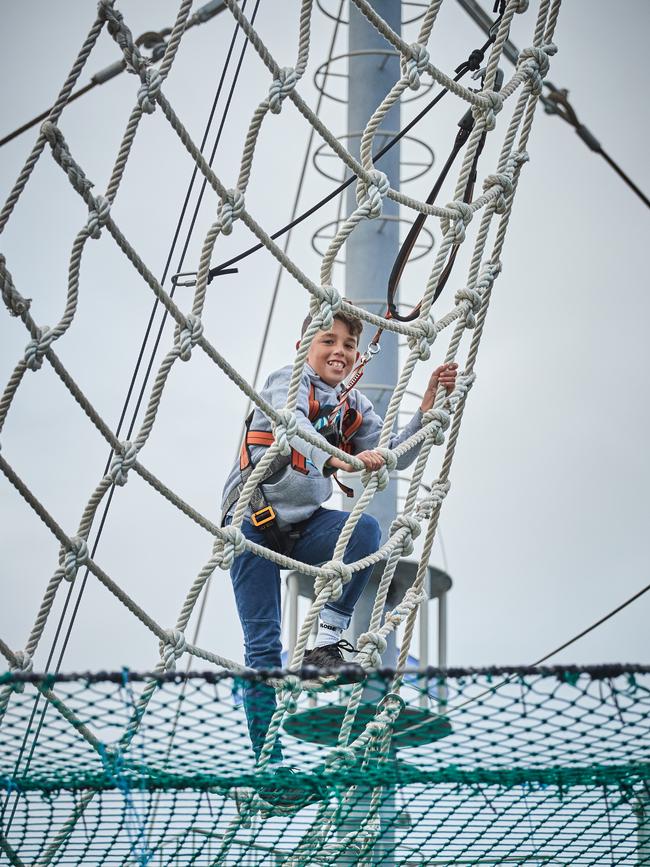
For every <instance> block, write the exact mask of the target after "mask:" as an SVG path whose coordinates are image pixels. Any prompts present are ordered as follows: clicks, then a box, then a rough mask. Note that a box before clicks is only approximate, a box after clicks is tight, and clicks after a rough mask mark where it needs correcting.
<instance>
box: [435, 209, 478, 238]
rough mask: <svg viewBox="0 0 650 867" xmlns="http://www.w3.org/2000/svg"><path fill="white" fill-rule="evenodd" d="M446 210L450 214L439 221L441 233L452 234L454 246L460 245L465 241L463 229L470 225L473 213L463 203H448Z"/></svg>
mask: <svg viewBox="0 0 650 867" xmlns="http://www.w3.org/2000/svg"><path fill="white" fill-rule="evenodd" d="M446 209H447V211H448V212H450V213H447V214H445V216H444V217H441V219H440V226H441V228H442V232H443V234H444V235H446V234H447V233H448V232H452V234H453V240H454V244H462V243H463V241H464V240H465V228H466V226H467V225H468V224H469V223H471V221H472V217H473V216H474V211H473V210H472V208H471V207H470V205H468V204H466V203H465V202H450V203H449V204H448V205H446Z"/></svg>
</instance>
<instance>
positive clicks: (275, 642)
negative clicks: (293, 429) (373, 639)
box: [222, 312, 457, 762]
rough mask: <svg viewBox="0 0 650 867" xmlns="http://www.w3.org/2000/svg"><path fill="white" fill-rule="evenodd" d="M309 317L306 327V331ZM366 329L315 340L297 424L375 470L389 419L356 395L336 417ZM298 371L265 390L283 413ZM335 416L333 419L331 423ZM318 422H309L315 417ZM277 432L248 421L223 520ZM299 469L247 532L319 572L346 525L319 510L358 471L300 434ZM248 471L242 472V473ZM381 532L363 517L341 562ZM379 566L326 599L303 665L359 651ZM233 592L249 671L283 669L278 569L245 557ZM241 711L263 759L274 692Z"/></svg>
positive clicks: (348, 326) (347, 319)
mask: <svg viewBox="0 0 650 867" xmlns="http://www.w3.org/2000/svg"><path fill="white" fill-rule="evenodd" d="M309 323H310V318H309V317H308V318H307V319H306V320H305V322H304V323H303V327H302V333H303V334H304V333H305V330H306V329H307V327H308V325H309ZM362 329H363V323H362V321H361V320H360V319H358V318H357V317H354V316H350V315H349V314H346V313H342V312H339V313H337V314H336V315H335V316H334V320H333V323H332V328H331V330H329V331H319V332H317V334H316V335H315V337H314V339H313V342H312V344H311V347H310V349H309V354H308V356H307V364H306V365H305V370H304V374H303V380H302V383H301V389H300V392H299V396H298V401H297V405H296V416H297V418H298V424H299V426H300V427H303V428H307V429H312V428H314V427H315V428H316V430H319V432H320V433H321V434H322V435H323V436H324V437H325V438H326V439H328V441H330V442H332V443H333V444H335V445H338V446H339V447H343V448H345V449H346V450H347V451H349V452H350V453H351V454H354V455H355V456H356V457H357V458H359V459H360V460H361V461H362V463H363V464H364V465H365V467H366V468H367V469H368V470H378V469H380V467H381V466H382V465H383V463H384V459H383V457H382V456H381V454H380V453H379V452H377V451H375V448H374V447H375V446H376V444H377V442H378V439H379V433H380V430H381V426H382V419H381V418H380V417H379V416H378V415H377V413H376V412H375V411H374V409H373V406H372V403H371V402H370V401H369V400H368V398H367V397H365V395H363V394H361V393H360V392H358V391H357V390H356V389H353V390H352V391H351V392H350V394H349V395H348V398H347V406H346V405H344V406H343V407H341V408H340V409H339V410H338V412H337V413H335V414H334V413H333V410H334V409H335V408H336V406H337V404H338V403H339V395H338V391H339V390H340V389H339V386H340V385H341V383H343V381H344V380H345V379H346V378H347V376H348V375H349V374H350V372H351V371H352V368H353V367H354V364H355V361H356V359H357V357H358V351H357V346H358V341H359V337H360V336H361V332H362ZM456 368H457V365H456V364H445V365H442V366H440V367H438V368H437V369H436V370H435V371H434V372H433V374H432V376H431V378H430V380H429V384H428V387H427V390H426V393H425V395H424V399H423V401H422V404H421V407H420V409H419V410H418V411H417V412H416V413H415V415H414V416H413V418H412V419H411V421H410V422H409V423H408V425H407V426H406V427H405V428H404V430H403V431H402V432H401V433H399V434H397V435H394V436H393V437H391V440H390V443H389V446H390V448H394V447H395V446H397V445H399V444H400V443H401V442H403V441H404V440H405V439H407V438H408V437H409V436H411V435H412V434H414V433H415V432H416V431H417V430H419V429H420V427H421V423H422V413H423V412H426V410H428V409H430V408H431V407H432V406H433V401H434V398H435V393H436V388H437V386H438V383H440V384H441V385H443V386H444V387H445V388H447V390H451V389H453V387H454V383H455V380H456ZM290 377H291V367H289V366H287V367H283V368H282V369H281V370H278V371H276V372H275V373H272V374H271V375H270V376H269V378H268V379H267V381H266V384H265V385H264V388H263V390H262V397H264V399H265V400H267V401H268V402H269V403H270V404H271V405H272V406H274V407H276V408H277V409H281V408H282V407H283V406H284V404H285V402H286V396H287V390H288V385H289V380H290ZM333 415H334V417H333V418H332V416H333ZM310 417H311V420H310ZM270 431H271V425H270V423H269V421H268V419H267V418H266V416H264V414H263V413H262V412H261V411H260V410H259V409H256V410H255V412H254V413H253V415H252V417H251V418H250V419H249V423H248V424H247V437H246V440H247V442H245V443H244V446H243V448H242V460H241V461H240V462H238V463H237V464H236V465H235V466H234V467H233V469H232V471H231V473H230V475H229V476H228V479H227V481H226V484H225V487H224V493H223V502H222V509H223V522H224V523H229V522H230V520H231V519H232V513H233V512H234V509H235V507H236V502H237V499H238V492H239V491H240V490H241V484H242V472H248V470H249V468H250V467H252V466H254V465H256V464H257V463H258V462H259V460H260V459H261V458H262V456H263V455H264V453H265V450H266V448H267V446H268V445H269V444H270V443H271V442H273V437H272V435H271V434H270ZM290 444H291V446H292V448H293V449H294V452H293V458H292V462H291V463H289V458H285V459H284V461H282V459H280V461H279V463H284V464H286V465H285V466H281V467H280V468H279V469H276V468H275V467H274V466H273V464H272V465H271V467H270V468H269V469H270V471H271V473H272V475H270V477H266V478H265V479H264V481H263V483H262V484H261V485H260V486H259V488H258V490H257V491H256V497H255V498H254V501H252V505H253V508H251V509H249V514H248V517H247V519H246V520H245V521H244V523H243V524H242V528H241V529H242V532H243V534H244V535H245V536H246V538H247V539H250V540H251V541H253V542H256V543H258V544H260V545H264V546H266V547H269V548H273V549H274V550H282V551H283V552H284V553H288V552H289V551H291V556H293V557H295V558H296V559H297V560H302V561H303V562H305V563H310V564H313V565H318V564H321V563H324V562H326V561H327V560H330V559H331V558H332V554H333V552H334V547H335V545H336V540H337V538H338V535H339V533H340V531H341V528H342V527H343V524H344V523H345V521H346V520H347V517H348V513H347V512H341V511H335V510H334V509H324V508H323V507H322V504H323V503H324V502H325V501H326V500H328V499H329V497H330V495H331V493H332V481H331V476H332V475H333V474H334V473H335V472H336V471H337V470H339V469H340V470H348V471H353V469H354V468H353V467H352V466H351V465H350V464H347V463H346V462H344V461H341V460H340V459H338V458H335V457H333V456H330V455H329V453H328V452H326V451H324V450H323V449H320V448H318V447H316V446H312V445H311V444H309V443H307V442H305V441H304V440H301V439H300V438H299V437H297V436H294V437H293V439H292V440H291V443H290ZM417 452H418V449H417V448H413V449H411V450H410V451H409V452H408V454H407V455H405V456H403V457H402V458H400V460H399V461H398V464H397V468H398V469H403V468H404V467H406V466H408V465H409V464H410V463H412V461H413V460H414V459H415V457H416V455H417ZM242 467H244V470H242ZM380 538H381V529H380V527H379V525H378V523H377V521H376V520H375V518H374V517H372V515H369V514H367V513H364V514H362V515H361V518H360V520H359V522H358V524H357V526H356V527H355V530H354V532H353V534H352V536H351V538H350V541H349V543H348V546H347V548H346V551H345V554H344V557H343V560H344V562H346V563H349V562H353V561H355V560H359V559H361V558H362V557H365V556H367V555H368V554H370V553H372V552H374V551H376V550H377V549H378V547H379V543H380ZM371 571H372V567H369V568H367V569H364V570H362V571H359V572H355V573H354V574H353V576H352V579H351V581H350V582H349V583H348V584H346V585H345V587H344V589H343V594H342V595H341V596H340V597H339V599H337V600H332V601H331V602H328V603H327V605H326V606H325V607H324V608H323V610H322V611H321V614H320V618H319V624H318V635H317V637H316V641H315V646H314V648H313V649H312V650H308V651H307V652H306V654H305V657H304V662H305V664H310V665H316V666H318V667H326V668H330V669H331V668H333V667H336V666H337V665H340V664H341V663H342V662H343V654H342V651H343V650H353V648H352V647H351V646H350V645H349V644H348V643H347V642H345V641H342V640H341V636H342V633H343V630H344V629H346V628H347V626H348V624H349V622H350V618H351V615H352V610H353V608H354V605H355V603H356V601H357V599H358V598H359V596H360V595H361V591H362V590H363V588H364V586H365V584H366V582H367V581H368V578H369V577H370V573H371ZM230 574H231V577H232V582H233V588H234V591H235V600H236V603H237V610H238V613H239V619H240V621H241V625H242V629H243V632H244V643H245V650H246V655H245V658H246V665H248V666H249V667H251V668H255V669H268V668H276V667H280V665H281V656H280V654H281V650H282V645H281V634H280V633H281V610H280V569H279V567H278V566H277V565H276V564H275V563H273V562H271V561H270V560H266V559H264V558H261V557H256V556H255V555H254V554H253V553H252V552H250V551H245V552H244V553H243V554H241V555H240V556H239V557H236V558H235V561H234V563H233V565H232V569H231V572H230ZM244 707H245V710H246V717H247V720H248V728H249V732H250V737H251V742H252V745H253V750H254V752H255V755H256V757H259V753H260V750H261V749H262V746H263V744H264V737H265V734H266V730H267V728H268V724H269V722H270V718H271V716H272V714H273V711H274V709H275V691H274V689H273V688H272V687H270V686H268V685H265V684H258V685H254V684H248V685H247V687H246V688H245V691H244ZM271 761H272V762H281V761H282V752H281V747H280V744H279V742H277V741H276V744H275V748H274V751H273V754H272V756H271Z"/></svg>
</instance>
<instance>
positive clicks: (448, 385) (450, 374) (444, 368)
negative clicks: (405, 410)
mask: <svg viewBox="0 0 650 867" xmlns="http://www.w3.org/2000/svg"><path fill="white" fill-rule="evenodd" d="M457 373H458V365H457V364H456V362H455V361H450V362H448V363H447V364H441V365H440V367H436V369H435V370H434V371H433V373H432V374H431V378H430V379H429V384H428V385H427V390H426V391H425V392H424V397H423V398H422V403H421V405H420V409H421V410H422V412H426V411H427V410H428V409H431V407H432V406H433V401H434V400H435V397H436V390H437V388H438V386H439V385H442V386H443V387H444V388H445V389H446V391H447V394H449V392H450V391H453V390H454V386H455V385H456V374H457Z"/></svg>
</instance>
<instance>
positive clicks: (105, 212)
mask: <svg viewBox="0 0 650 867" xmlns="http://www.w3.org/2000/svg"><path fill="white" fill-rule="evenodd" d="M110 213H111V203H110V202H109V200H108V199H107V198H106V197H105V196H95V197H94V198H93V203H92V205H90V206H89V207H88V222H87V223H86V231H87V232H88V236H89V237H90V238H93V239H94V240H95V241H96V240H97V239H98V238H99V237H100V236H101V233H102V228H103V226H105V225H106V221H107V220H108V218H109V216H110Z"/></svg>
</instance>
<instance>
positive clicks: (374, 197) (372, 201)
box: [356, 169, 390, 220]
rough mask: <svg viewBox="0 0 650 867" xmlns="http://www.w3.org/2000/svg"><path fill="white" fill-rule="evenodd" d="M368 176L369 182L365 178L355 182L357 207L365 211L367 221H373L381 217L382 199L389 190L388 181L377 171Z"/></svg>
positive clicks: (382, 173)
mask: <svg viewBox="0 0 650 867" xmlns="http://www.w3.org/2000/svg"><path fill="white" fill-rule="evenodd" d="M368 175H369V178H370V180H369V182H368V181H366V180H365V178H359V180H358V181H357V190H356V193H357V205H358V206H359V208H365V209H366V215H365V216H366V218H367V219H368V220H374V219H375V218H376V217H380V216H381V212H382V209H383V204H384V198H385V197H386V195H387V193H388V191H389V189H390V181H389V180H388V176H387V175H385V174H384V172H380V171H379V169H372V171H370V172H368Z"/></svg>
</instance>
